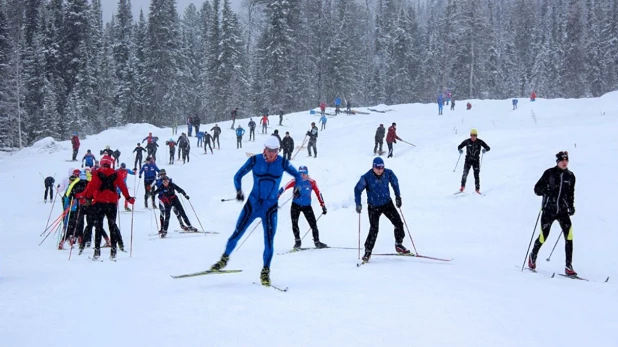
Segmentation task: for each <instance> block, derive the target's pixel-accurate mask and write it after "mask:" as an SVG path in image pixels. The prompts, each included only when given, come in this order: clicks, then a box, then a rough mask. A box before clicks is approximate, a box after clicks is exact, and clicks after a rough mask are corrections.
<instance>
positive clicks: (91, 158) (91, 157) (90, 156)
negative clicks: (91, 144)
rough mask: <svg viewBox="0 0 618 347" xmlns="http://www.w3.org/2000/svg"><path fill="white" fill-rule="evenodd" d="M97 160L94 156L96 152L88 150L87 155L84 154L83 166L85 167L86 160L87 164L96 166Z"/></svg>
mask: <svg viewBox="0 0 618 347" xmlns="http://www.w3.org/2000/svg"><path fill="white" fill-rule="evenodd" d="M96 160H97V159H96V158H95V157H94V154H92V152H91V151H90V150H87V151H86V155H84V158H83V159H82V167H84V162H86V166H87V167H90V168H91V167H93V166H94V162H95V161H96Z"/></svg>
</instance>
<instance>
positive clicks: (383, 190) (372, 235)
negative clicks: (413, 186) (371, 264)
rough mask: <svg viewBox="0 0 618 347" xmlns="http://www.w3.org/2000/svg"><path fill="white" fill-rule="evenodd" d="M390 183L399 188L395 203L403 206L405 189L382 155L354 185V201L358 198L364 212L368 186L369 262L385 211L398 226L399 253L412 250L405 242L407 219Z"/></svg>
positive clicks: (358, 203)
mask: <svg viewBox="0 0 618 347" xmlns="http://www.w3.org/2000/svg"><path fill="white" fill-rule="evenodd" d="M389 184H390V185H391V186H392V187H393V191H395V204H396V205H397V208H400V207H401V193H400V191H399V182H398V180H397V176H395V173H394V172H393V171H391V170H389V169H385V168H384V160H382V158H380V157H376V158H375V159H373V168H372V169H371V170H369V171H367V173H365V174H364V175H362V176H361V178H360V180H359V181H358V183H357V184H356V187H354V201H355V202H356V212H358V213H361V211H362V209H363V206H362V205H361V194H362V193H363V190H365V189H366V190H367V206H368V207H367V211H369V235H367V240H366V241H365V255H364V256H363V262H365V263H366V262H368V261H369V258H371V251H372V250H373V246H374V245H375V243H376V239H377V237H378V231H379V227H380V216H381V215H382V214H384V215H385V216H386V218H388V220H390V221H391V223H393V226H395V251H397V253H399V254H410V251H409V250H408V249H406V248H405V247H404V246H403V238H404V237H405V233H404V231H403V222H402V221H401V217H400V216H399V213H398V212H397V209H396V208H395V205H393V200H392V199H391V192H390V190H389Z"/></svg>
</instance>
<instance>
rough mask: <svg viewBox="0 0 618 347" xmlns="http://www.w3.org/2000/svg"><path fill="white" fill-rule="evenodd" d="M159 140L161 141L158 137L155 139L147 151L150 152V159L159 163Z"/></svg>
mask: <svg viewBox="0 0 618 347" xmlns="http://www.w3.org/2000/svg"><path fill="white" fill-rule="evenodd" d="M158 140H159V138H158V137H154V138H153V139H152V142H150V143H148V144H147V145H146V150H147V151H148V157H150V158H152V160H154V161H157V148H158V147H159V144H158V143H157V141H158Z"/></svg>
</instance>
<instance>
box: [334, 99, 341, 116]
mask: <svg viewBox="0 0 618 347" xmlns="http://www.w3.org/2000/svg"><path fill="white" fill-rule="evenodd" d="M340 108H341V98H340V97H337V98H335V115H338V114H339V112H341V110H340Z"/></svg>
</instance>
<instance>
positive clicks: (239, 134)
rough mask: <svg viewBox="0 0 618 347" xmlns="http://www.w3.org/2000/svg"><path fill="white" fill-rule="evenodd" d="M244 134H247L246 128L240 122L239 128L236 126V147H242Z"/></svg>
mask: <svg viewBox="0 0 618 347" xmlns="http://www.w3.org/2000/svg"><path fill="white" fill-rule="evenodd" d="M243 135H245V129H243V128H242V126H241V125H240V124H238V128H236V149H239V148H242V137H243Z"/></svg>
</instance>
